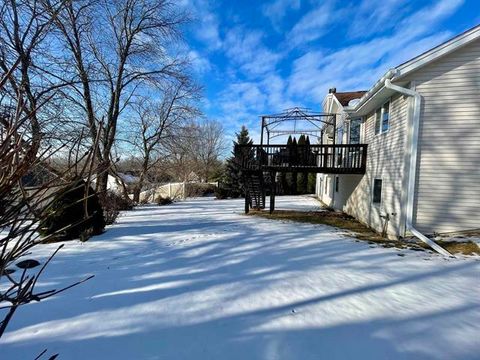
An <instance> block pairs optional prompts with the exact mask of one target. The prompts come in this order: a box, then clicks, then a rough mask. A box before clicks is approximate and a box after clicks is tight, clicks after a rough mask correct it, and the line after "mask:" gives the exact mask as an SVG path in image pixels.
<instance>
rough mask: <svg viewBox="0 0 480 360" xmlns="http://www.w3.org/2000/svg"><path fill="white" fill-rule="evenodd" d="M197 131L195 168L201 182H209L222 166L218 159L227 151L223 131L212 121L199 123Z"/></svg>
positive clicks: (216, 122) (217, 123)
mask: <svg viewBox="0 0 480 360" xmlns="http://www.w3.org/2000/svg"><path fill="white" fill-rule="evenodd" d="M197 129H198V130H197V131H198V135H197V142H198V145H197V152H196V157H197V161H198V166H197V168H198V169H199V172H200V175H201V177H202V179H203V181H205V182H209V181H210V180H211V177H212V174H214V173H218V170H219V167H221V166H222V163H221V161H220V159H221V158H222V156H223V155H224V153H225V151H226V149H227V145H226V142H225V136H224V129H223V126H222V124H221V123H220V122H218V121H215V120H212V119H204V120H202V121H200V123H199V124H198V128H197Z"/></svg>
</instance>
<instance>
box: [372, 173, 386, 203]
mask: <svg viewBox="0 0 480 360" xmlns="http://www.w3.org/2000/svg"><path fill="white" fill-rule="evenodd" d="M377 180H380V181H381V184H380V201H374V200H375V182H376V181H377ZM382 202H383V179H382V178H378V177H376V178H374V179H373V184H372V204H373V205H376V206H380V205H381V204H382Z"/></svg>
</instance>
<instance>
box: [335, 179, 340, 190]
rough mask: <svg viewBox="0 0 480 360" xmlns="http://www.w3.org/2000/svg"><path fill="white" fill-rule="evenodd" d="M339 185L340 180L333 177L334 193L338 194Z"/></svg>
mask: <svg viewBox="0 0 480 360" xmlns="http://www.w3.org/2000/svg"><path fill="white" fill-rule="evenodd" d="M339 185H340V178H339V177H338V176H336V177H335V192H338V188H339Z"/></svg>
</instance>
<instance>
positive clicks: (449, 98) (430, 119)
mask: <svg viewBox="0 0 480 360" xmlns="http://www.w3.org/2000/svg"><path fill="white" fill-rule="evenodd" d="M323 107H324V111H325V112H332V113H336V114H337V135H338V136H337V139H338V140H337V142H340V139H341V141H342V142H343V143H357V142H358V143H364V144H368V156H367V164H366V171H365V174H364V175H342V174H340V175H334V174H331V175H326V174H319V175H318V177H317V195H318V197H319V198H320V199H321V200H322V201H323V202H324V203H326V204H327V205H329V206H332V207H333V208H335V209H337V210H343V211H345V212H346V213H348V214H350V215H352V216H354V217H356V218H357V219H358V220H360V221H361V222H363V223H365V224H366V225H368V226H370V227H372V228H374V229H375V230H377V231H379V232H383V231H384V232H386V233H387V234H388V235H389V236H391V237H403V236H406V235H408V234H409V233H413V234H415V233H416V232H417V230H418V231H420V232H423V233H426V234H432V233H444V232H457V231H464V230H472V229H479V228H480V26H477V27H475V28H472V29H470V30H468V31H466V32H464V33H462V34H460V35H458V36H456V37H455V38H453V39H451V40H449V41H447V42H445V43H444V44H442V45H439V46H437V47H435V48H433V49H431V50H429V51H427V52H425V53H423V54H421V55H419V56H417V57H415V58H413V59H411V60H409V61H407V62H405V63H403V64H401V65H399V66H397V67H396V68H394V69H391V70H389V71H387V73H386V74H385V75H384V76H383V77H382V78H381V79H380V80H378V82H377V83H376V84H375V85H374V86H373V87H372V88H371V89H370V90H369V91H368V92H366V93H363V92H354V93H337V92H336V91H335V89H331V91H330V93H329V94H328V95H327V96H326V98H325V100H324V102H323ZM326 130H327V131H326V133H327V134H328V129H326ZM330 131H331V129H330ZM324 143H328V138H327V137H326V136H325V139H324Z"/></svg>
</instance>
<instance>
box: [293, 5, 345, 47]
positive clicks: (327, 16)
mask: <svg viewBox="0 0 480 360" xmlns="http://www.w3.org/2000/svg"><path fill="white" fill-rule="evenodd" d="M342 13H343V10H342V9H341V8H340V7H335V6H334V3H333V2H332V1H325V2H323V3H322V4H321V5H319V6H317V7H314V8H313V9H312V10H311V11H309V12H307V13H306V14H305V15H304V16H303V17H302V18H301V19H300V20H299V21H298V22H297V23H296V24H295V25H294V27H293V28H292V30H291V31H290V32H289V33H288V35H287V38H286V40H287V43H288V46H289V47H296V46H298V45H301V44H306V43H309V42H311V41H313V40H317V39H320V38H321V37H323V36H324V35H325V34H326V33H327V32H328V29H329V25H330V24H332V23H333V22H335V21H336V20H337V19H338V18H339V17H340V16H341V14H342Z"/></svg>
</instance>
